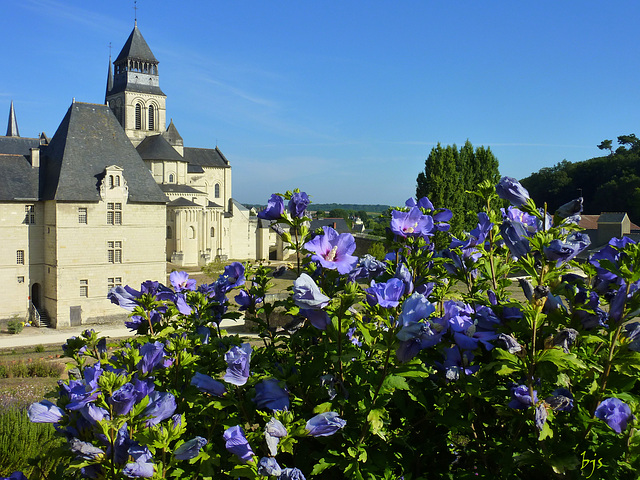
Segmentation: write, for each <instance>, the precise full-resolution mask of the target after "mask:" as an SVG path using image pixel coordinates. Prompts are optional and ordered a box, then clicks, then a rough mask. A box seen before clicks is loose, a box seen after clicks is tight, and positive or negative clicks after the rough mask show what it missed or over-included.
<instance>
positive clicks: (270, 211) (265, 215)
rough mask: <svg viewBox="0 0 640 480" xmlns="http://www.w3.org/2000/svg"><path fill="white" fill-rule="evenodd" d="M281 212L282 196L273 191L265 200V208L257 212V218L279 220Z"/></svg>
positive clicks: (282, 209) (282, 207) (282, 211)
mask: <svg viewBox="0 0 640 480" xmlns="http://www.w3.org/2000/svg"><path fill="white" fill-rule="evenodd" d="M283 213H284V198H282V197H281V196H280V195H277V194H275V193H274V194H272V195H271V197H270V198H269V200H268V201H267V208H265V209H264V210H262V211H260V212H258V218H261V219H262V220H280V218H282V214H283Z"/></svg>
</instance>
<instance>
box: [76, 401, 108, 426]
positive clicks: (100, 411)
mask: <svg viewBox="0 0 640 480" xmlns="http://www.w3.org/2000/svg"><path fill="white" fill-rule="evenodd" d="M78 411H79V412H80V415H82V417H83V418H84V419H85V420H86V421H87V422H89V423H90V424H91V425H96V424H97V423H98V422H99V421H100V420H103V419H105V418H106V419H109V412H107V411H106V410H105V409H104V408H102V407H96V406H95V405H94V404H93V403H87V404H86V405H85V406H84V407H82V408H81V409H80V410H78Z"/></svg>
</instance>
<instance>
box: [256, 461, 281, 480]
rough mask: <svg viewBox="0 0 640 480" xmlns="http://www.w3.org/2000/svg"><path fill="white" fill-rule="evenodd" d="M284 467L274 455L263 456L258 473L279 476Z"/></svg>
mask: <svg viewBox="0 0 640 480" xmlns="http://www.w3.org/2000/svg"><path fill="white" fill-rule="evenodd" d="M281 473H282V469H281V468H280V465H278V462H277V461H276V459H275V458H273V457H262V458H261V459H260V461H259V462H258V475H264V476H267V475H268V476H274V477H279V476H280V474H281Z"/></svg>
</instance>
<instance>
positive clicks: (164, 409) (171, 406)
mask: <svg viewBox="0 0 640 480" xmlns="http://www.w3.org/2000/svg"><path fill="white" fill-rule="evenodd" d="M176 406H177V405H176V398H175V397H174V396H173V395H172V394H171V393H169V392H157V391H153V392H151V393H150V394H149V404H148V405H147V408H145V409H144V411H143V412H142V416H143V417H151V418H150V419H149V420H147V427H151V426H153V425H157V424H158V423H160V422H161V421H163V420H166V419H167V418H169V417H170V416H171V415H173V412H175V411H176Z"/></svg>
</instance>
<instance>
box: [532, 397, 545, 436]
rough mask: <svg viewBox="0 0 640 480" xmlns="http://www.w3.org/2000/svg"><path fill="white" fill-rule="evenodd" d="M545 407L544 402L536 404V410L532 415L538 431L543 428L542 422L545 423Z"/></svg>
mask: <svg viewBox="0 0 640 480" xmlns="http://www.w3.org/2000/svg"><path fill="white" fill-rule="evenodd" d="M547 416H548V413H547V407H546V406H545V404H544V403H541V404H539V405H536V412H535V415H534V417H535V418H534V421H535V424H536V428H537V429H538V430H540V431H542V429H543V428H544V424H545V423H547Z"/></svg>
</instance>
